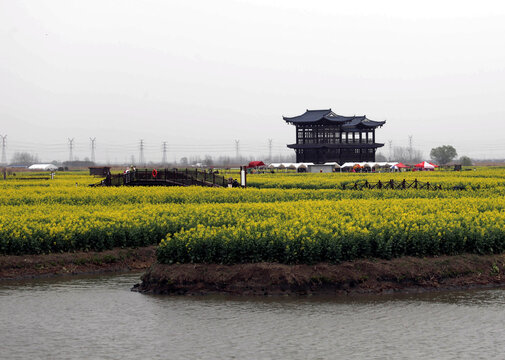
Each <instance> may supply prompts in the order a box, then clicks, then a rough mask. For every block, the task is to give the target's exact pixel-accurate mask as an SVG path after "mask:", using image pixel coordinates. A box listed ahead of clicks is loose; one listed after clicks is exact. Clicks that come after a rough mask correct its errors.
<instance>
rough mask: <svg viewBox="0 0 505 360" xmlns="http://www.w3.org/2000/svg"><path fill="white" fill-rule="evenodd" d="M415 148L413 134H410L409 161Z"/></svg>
mask: <svg viewBox="0 0 505 360" xmlns="http://www.w3.org/2000/svg"><path fill="white" fill-rule="evenodd" d="M413 154H414V149H413V148H412V135H409V161H412V157H413Z"/></svg>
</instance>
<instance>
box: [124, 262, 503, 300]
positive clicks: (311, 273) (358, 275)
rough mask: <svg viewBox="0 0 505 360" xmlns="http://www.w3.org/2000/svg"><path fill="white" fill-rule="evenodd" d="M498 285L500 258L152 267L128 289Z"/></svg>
mask: <svg viewBox="0 0 505 360" xmlns="http://www.w3.org/2000/svg"><path fill="white" fill-rule="evenodd" d="M501 285H505V254H502V255H489V256H478V255H460V256H443V257H436V258H413V257H404V258H399V259H393V260H379V259H375V260H374V259H373V260H357V261H351V262H345V263H341V264H338V265H332V264H317V265H284V264H276V263H258V264H237V265H217V264H175V265H162V264H155V265H154V266H153V267H151V268H150V269H149V270H148V271H147V272H146V273H145V274H144V275H143V276H142V283H141V284H137V285H135V287H134V288H133V289H132V290H135V291H140V292H145V293H154V294H176V295H201V294H210V293H228V294H237V295H296V294H300V295H305V294H325V295H327V294H358V293H391V292H399V291H402V292H410V291H424V290H442V289H465V288H475V287H493V286H501Z"/></svg>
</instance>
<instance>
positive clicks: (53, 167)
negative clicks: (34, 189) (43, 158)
mask: <svg viewBox="0 0 505 360" xmlns="http://www.w3.org/2000/svg"><path fill="white" fill-rule="evenodd" d="M28 169H29V170H58V167H57V166H56V165H53V164H33V165H31V166H29V167H28Z"/></svg>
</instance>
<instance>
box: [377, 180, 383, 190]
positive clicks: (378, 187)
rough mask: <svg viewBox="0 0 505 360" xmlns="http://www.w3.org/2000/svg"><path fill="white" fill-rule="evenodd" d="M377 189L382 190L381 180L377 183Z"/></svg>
mask: <svg viewBox="0 0 505 360" xmlns="http://www.w3.org/2000/svg"><path fill="white" fill-rule="evenodd" d="M377 189H382V183H381V181H380V180H379V182H378V183H377Z"/></svg>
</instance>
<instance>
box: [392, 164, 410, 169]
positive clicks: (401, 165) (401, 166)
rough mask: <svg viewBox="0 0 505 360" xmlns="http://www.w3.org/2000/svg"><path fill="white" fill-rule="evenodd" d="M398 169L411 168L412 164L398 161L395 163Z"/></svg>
mask: <svg viewBox="0 0 505 360" xmlns="http://www.w3.org/2000/svg"><path fill="white" fill-rule="evenodd" d="M395 166H396V167H397V168H398V169H405V168H409V167H410V166H408V165H405V164H403V163H398V164H396V165H395Z"/></svg>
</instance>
